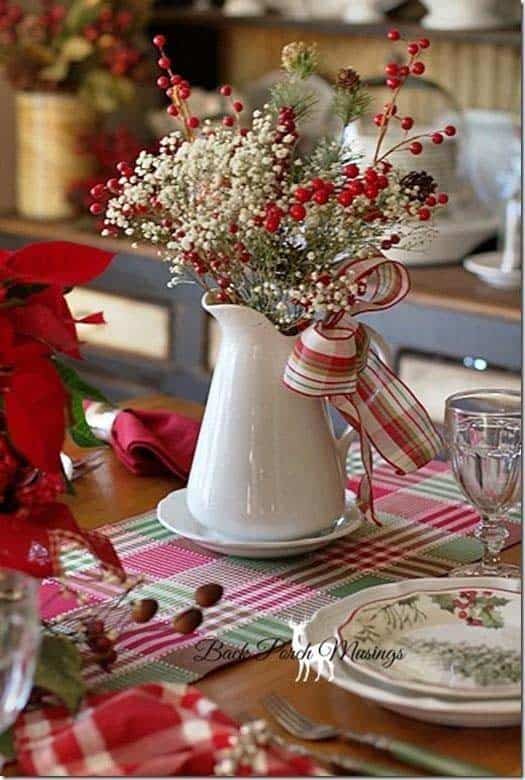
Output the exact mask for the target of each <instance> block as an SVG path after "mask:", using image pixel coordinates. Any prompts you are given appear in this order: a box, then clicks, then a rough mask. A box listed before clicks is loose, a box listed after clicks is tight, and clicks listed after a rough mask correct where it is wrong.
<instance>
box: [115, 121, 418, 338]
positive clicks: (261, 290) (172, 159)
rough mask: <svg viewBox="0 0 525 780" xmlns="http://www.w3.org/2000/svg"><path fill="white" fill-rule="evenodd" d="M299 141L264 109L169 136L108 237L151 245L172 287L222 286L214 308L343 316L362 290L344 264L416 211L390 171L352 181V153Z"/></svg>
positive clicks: (134, 184)
mask: <svg viewBox="0 0 525 780" xmlns="http://www.w3.org/2000/svg"><path fill="white" fill-rule="evenodd" d="M297 138H298V134H297V132H296V129H295V121H294V116H293V109H291V108H289V107H283V108H282V109H280V110H279V112H276V111H275V110H274V109H272V108H271V107H270V106H265V108H264V110H263V111H255V112H254V113H253V116H252V122H251V127H250V128H249V129H241V128H240V127H239V126H238V125H236V126H235V127H233V128H231V127H224V126H222V125H220V124H212V123H211V122H205V123H204V124H203V126H202V130H201V131H200V133H199V134H198V135H196V137H195V138H194V139H191V140H187V139H185V138H184V137H183V135H182V134H181V133H179V132H174V133H172V134H171V135H169V136H167V137H166V138H164V139H163V140H162V142H161V144H160V149H159V151H158V153H156V154H153V153H150V152H142V153H141V154H140V156H139V157H138V159H137V161H136V164H135V168H134V171H133V173H132V175H130V176H122V177H121V178H120V179H119V188H120V191H119V194H116V195H115V196H114V197H112V198H111V199H110V200H109V202H108V204H107V208H106V215H105V231H106V233H107V234H109V233H121V234H123V235H125V236H128V237H129V238H131V239H132V240H133V241H135V242H139V241H144V242H147V243H150V244H153V245H155V246H157V247H158V251H159V254H160V255H161V256H162V257H163V259H164V260H166V261H167V262H168V263H169V265H170V269H171V276H172V281H171V284H176V283H177V282H179V281H181V280H185V279H188V278H191V279H194V280H196V281H198V282H200V283H201V284H202V285H203V287H205V288H206V289H210V287H213V288H219V291H220V292H219V296H220V299H221V300H224V301H231V302H237V303H243V304H245V305H248V306H252V307H253V308H255V309H258V310H260V311H262V312H263V313H264V314H266V315H267V316H268V317H269V318H270V319H271V320H272V321H273V322H274V323H275V324H276V325H277V326H278V327H279V328H280V329H281V330H282V331H286V330H289V329H290V328H292V327H294V326H295V325H296V324H297V323H298V322H299V321H303V320H304V319H312V318H324V317H326V316H328V315H330V314H333V313H337V312H338V311H347V310H348V309H349V307H350V306H351V302H352V301H353V300H354V298H355V295H356V294H357V291H356V288H355V283H354V280H353V279H352V276H351V274H349V273H347V272H346V271H345V270H344V269H345V261H348V259H351V258H355V257H359V258H363V257H367V256H369V255H373V254H377V252H378V251H379V250H380V249H381V247H382V244H383V245H385V246H383V248H385V247H387V246H388V244H389V242H390V239H391V238H392V236H393V242H394V243H397V242H398V241H399V240H400V239H401V237H402V235H403V233H404V232H410V233H413V231H414V229H415V228H416V227H418V223H417V221H416V222H414V216H415V215H416V214H417V209H418V207H419V206H420V203H419V202H414V201H413V198H412V196H411V194H410V192H407V191H405V190H404V189H403V187H402V185H401V184H400V181H401V174H399V173H398V172H396V171H395V170H393V169H392V168H391V166H390V165H383V164H380V166H379V167H378V169H377V171H373V172H371V171H370V170H366V169H363V170H362V171H361V170H359V171H358V173H357V174H356V173H355V170H354V171H353V172H352V174H351V175H349V174H348V168H349V167H350V168H352V167H353V168H354V169H356V168H357V167H358V166H356V165H355V164H354V165H353V166H352V165H350V166H349V165H348V163H349V159H348V156H349V155H348V149H343V148H342V147H341V146H340V145H339V144H338V143H337V142H332V143H329V144H324V145H323V144H320V145H319V147H318V148H317V149H316V150H314V152H313V153H312V154H311V155H310V157H309V158H306V159H301V158H299V157H298V155H297V148H296V147H297ZM420 227H423V226H422V225H421V226H420ZM385 242H386V244H385Z"/></svg>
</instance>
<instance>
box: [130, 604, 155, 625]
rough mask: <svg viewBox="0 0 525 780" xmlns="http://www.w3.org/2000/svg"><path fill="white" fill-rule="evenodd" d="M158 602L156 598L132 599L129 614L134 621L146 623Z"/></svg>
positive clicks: (153, 613) (152, 614)
mask: <svg viewBox="0 0 525 780" xmlns="http://www.w3.org/2000/svg"><path fill="white" fill-rule="evenodd" d="M158 608H159V602H158V601H157V600H156V599H140V601H134V602H133V606H132V608H131V615H132V617H133V620H134V621H135V623H147V622H148V621H149V620H151V618H152V617H154V615H155V614H156V612H157V610H158Z"/></svg>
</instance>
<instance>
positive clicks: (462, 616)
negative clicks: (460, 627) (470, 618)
mask: <svg viewBox="0 0 525 780" xmlns="http://www.w3.org/2000/svg"><path fill="white" fill-rule="evenodd" d="M467 615H468V613H467V612H465V610H464V609H462V610H461V611H460V612H458V617H460V618H463V619H465V618H466V617H467Z"/></svg>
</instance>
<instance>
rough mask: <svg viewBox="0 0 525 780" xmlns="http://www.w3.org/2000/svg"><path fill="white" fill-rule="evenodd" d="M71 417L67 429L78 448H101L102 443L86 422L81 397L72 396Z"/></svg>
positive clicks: (77, 395)
mask: <svg viewBox="0 0 525 780" xmlns="http://www.w3.org/2000/svg"><path fill="white" fill-rule="evenodd" d="M71 416H72V417H73V425H71V426H70V427H69V433H70V435H71V438H72V439H73V441H74V442H75V444H77V445H78V446H79V447H101V446H102V445H103V444H104V442H103V441H101V440H100V439H97V437H96V436H95V434H94V433H93V431H92V430H91V428H90V427H89V425H88V423H87V421H86V415H85V412H84V406H83V403H82V396H81V395H79V394H74V395H72V396H71Z"/></svg>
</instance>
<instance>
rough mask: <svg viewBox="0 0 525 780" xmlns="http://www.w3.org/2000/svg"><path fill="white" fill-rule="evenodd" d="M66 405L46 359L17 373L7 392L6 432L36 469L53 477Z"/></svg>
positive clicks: (58, 461) (63, 393) (57, 466)
mask: <svg viewBox="0 0 525 780" xmlns="http://www.w3.org/2000/svg"><path fill="white" fill-rule="evenodd" d="M65 404H66V394H65V391H64V388H63V387H62V382H61V381H60V378H59V376H58V374H57V371H56V369H55V367H54V366H53V365H52V363H51V362H50V361H49V360H46V359H40V360H35V361H33V362H32V363H30V364H28V365H23V366H22V367H20V368H18V369H17V370H15V371H14V372H13V374H12V375H11V376H10V378H9V386H8V390H7V391H6V392H5V393H4V405H5V413H6V417H7V430H8V433H9V436H10V438H11V441H12V442H13V445H14V447H15V448H16V449H17V450H18V451H19V452H20V453H21V454H22V455H24V456H25V457H26V458H27V459H28V460H29V462H30V463H31V464H32V465H33V466H35V467H36V468H38V469H41V470H42V471H47V472H50V473H52V474H54V473H57V472H59V471H60V449H61V447H62V444H63V443H64V435H65V414H64V407H65Z"/></svg>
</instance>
